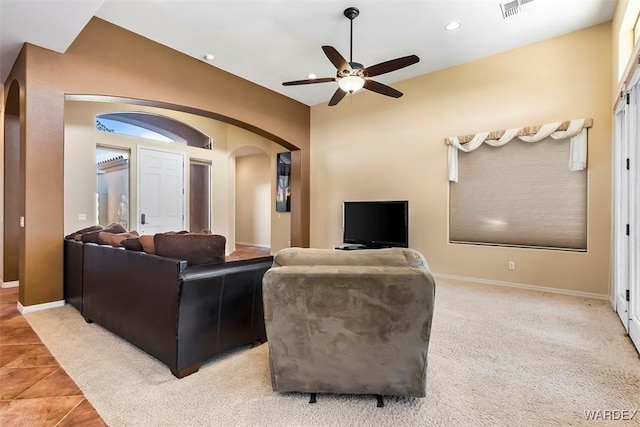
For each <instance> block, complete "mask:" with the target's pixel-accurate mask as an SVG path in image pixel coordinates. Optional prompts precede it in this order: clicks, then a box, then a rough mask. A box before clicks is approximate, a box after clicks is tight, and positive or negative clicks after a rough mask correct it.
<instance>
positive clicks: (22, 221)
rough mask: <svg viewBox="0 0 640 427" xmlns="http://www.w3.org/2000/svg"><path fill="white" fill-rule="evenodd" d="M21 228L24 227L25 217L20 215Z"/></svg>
mask: <svg viewBox="0 0 640 427" xmlns="http://www.w3.org/2000/svg"><path fill="white" fill-rule="evenodd" d="M20 228H24V217H23V216H21V217H20Z"/></svg>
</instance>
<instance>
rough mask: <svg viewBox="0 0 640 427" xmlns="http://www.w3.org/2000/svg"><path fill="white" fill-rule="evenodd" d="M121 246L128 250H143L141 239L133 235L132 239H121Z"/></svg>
mask: <svg viewBox="0 0 640 427" xmlns="http://www.w3.org/2000/svg"><path fill="white" fill-rule="evenodd" d="M120 246H122V247H123V248H125V249H126V250H128V251H138V252H142V250H143V249H142V243H140V239H139V238H137V237H132V238H130V239H124V240H121V241H120Z"/></svg>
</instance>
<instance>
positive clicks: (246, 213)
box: [233, 147, 272, 248]
mask: <svg viewBox="0 0 640 427" xmlns="http://www.w3.org/2000/svg"><path fill="white" fill-rule="evenodd" d="M233 156H234V157H235V180H234V181H235V189H234V194H235V215H234V221H235V241H236V245H248V246H258V247H264V248H269V247H271V198H272V197H271V196H272V186H271V160H270V157H269V155H268V154H267V153H265V152H264V151H262V150H260V149H258V148H256V147H242V148H239V149H237V150H235V151H234V152H233Z"/></svg>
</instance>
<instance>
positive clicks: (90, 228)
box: [64, 225, 102, 240]
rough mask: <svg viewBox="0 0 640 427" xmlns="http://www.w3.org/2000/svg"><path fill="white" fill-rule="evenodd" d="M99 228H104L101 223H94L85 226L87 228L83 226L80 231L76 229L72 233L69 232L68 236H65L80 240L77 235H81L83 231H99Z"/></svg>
mask: <svg viewBox="0 0 640 427" xmlns="http://www.w3.org/2000/svg"><path fill="white" fill-rule="evenodd" d="M99 230H102V226H101V225H92V226H90V227H85V228H82V229H80V230H78V231H74V232H73V233H71V234H67V235H66V236H64V238H65V239H72V240H79V239H76V236H80V235H82V234H83V233H88V232H90V231H99Z"/></svg>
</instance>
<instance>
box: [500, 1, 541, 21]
mask: <svg viewBox="0 0 640 427" xmlns="http://www.w3.org/2000/svg"><path fill="white" fill-rule="evenodd" d="M532 1H533V0H513V1H510V2H507V3H502V4H500V10H501V11H502V17H503V18H504V19H507V18H509V17H511V16H513V15H516V14H518V13H520V10H521V9H520V6H522V5H525V4H527V3H531V2H532Z"/></svg>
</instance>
